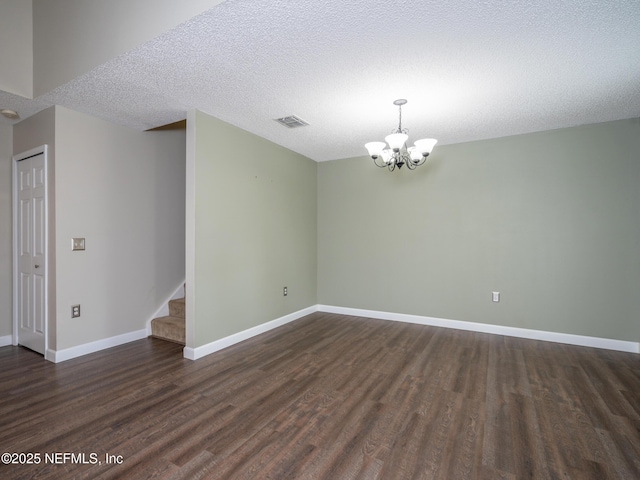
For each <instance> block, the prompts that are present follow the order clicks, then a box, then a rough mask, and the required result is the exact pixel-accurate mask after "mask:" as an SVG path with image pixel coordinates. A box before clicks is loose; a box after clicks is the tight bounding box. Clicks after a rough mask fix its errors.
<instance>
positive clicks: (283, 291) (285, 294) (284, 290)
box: [282, 287, 289, 297]
mask: <svg viewBox="0 0 640 480" xmlns="http://www.w3.org/2000/svg"><path fill="white" fill-rule="evenodd" d="M288 293H289V290H288V289H287V287H284V288H283V289H282V295H284V296H285V297H286V296H287V294H288Z"/></svg>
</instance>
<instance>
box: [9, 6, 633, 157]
mask: <svg viewBox="0 0 640 480" xmlns="http://www.w3.org/2000/svg"><path fill="white" fill-rule="evenodd" d="M397 98H406V99H408V100H409V103H408V104H407V105H406V106H405V107H404V108H403V126H404V127H407V128H408V129H409V136H410V141H411V140H416V139H418V138H422V137H425V136H432V137H435V138H438V139H439V141H440V144H447V143H459V142H465V141H470V140H477V139H485V138H495V137H501V136H506V135H513V134H519V133H526V132H532V131H540V130H548V129H554V128H561V127H567V126H574V125H581V124H588V123H597V122H603V121H610V120H617V119H622V118H633V117H638V116H640V2H639V1H638V0H616V1H611V0H608V1H596V0H566V1H557V0H549V1H545V0H534V1H531V0H530V1H523V0H519V1H518V0H513V1H509V2H505V1H503V0H502V1H496V0H485V1H478V0H456V1H453V0H449V1H442V0H440V1H425V0H396V1H394V2H389V1H386V0H385V1H362V0H360V1H352V2H345V1H344V0H290V1H284V0H280V1H278V0H228V1H226V2H224V3H222V4H220V5H218V6H216V7H215V8H213V9H211V10H209V11H207V12H205V13H203V14H201V15H199V16H196V17H194V18H192V19H191V20H189V21H188V22H186V23H184V24H182V25H180V26H178V27H177V28H175V29H173V30H171V31H169V32H166V33H165V34H163V35H161V36H159V37H157V38H155V39H153V40H152V41H150V42H148V43H146V44H143V45H141V46H139V47H138V48H136V49H134V50H132V51H130V52H128V53H126V54H124V55H121V56H120V57H117V58H115V59H113V60H111V61H109V62H108V63H106V64H104V65H101V66H100V67H98V68H96V69H94V70H92V71H90V72H87V73H86V74H84V75H83V76H81V77H78V78H76V79H75V80H73V81H71V82H69V83H67V84H65V85H63V86H61V87H59V88H57V89H56V90H53V91H51V92H49V93H47V94H46V95H43V96H42V97H39V98H37V99H35V100H33V101H27V100H24V99H21V98H20V97H15V96H12V95H10V94H7V93H3V92H0V102H3V103H2V105H3V106H7V105H8V106H11V105H15V104H16V103H15V102H18V103H20V104H19V105H17V107H18V108H17V109H19V110H20V113H21V116H22V118H25V117H26V116H29V115H30V114H33V113H35V112H36V111H38V110H40V109H42V108H44V107H46V106H48V105H53V104H57V105H63V106H66V107H69V108H72V109H74V110H78V111H82V112H86V113H90V114H92V115H95V116H98V117H102V118H106V119H109V120H112V121H114V122H117V123H120V124H123V125H126V126H129V127H132V128H136V129H149V128H153V127H157V126H160V125H163V124H167V123H171V122H175V121H177V120H181V119H184V118H185V116H186V111H187V110H189V109H192V108H198V109H200V110H202V111H204V112H206V113H208V114H210V115H213V116H215V117H218V118H220V119H222V120H225V121H227V122H229V123H232V124H234V125H237V126H238V127H241V128H243V129H245V130H248V131H250V132H253V133H255V134H257V135H260V136H262V137H265V138H267V139H269V140H271V141H273V142H275V143H278V144H280V145H283V146H285V147H287V148H290V149H292V150H294V151H297V152H299V153H302V154H304V155H306V156H308V157H310V158H312V159H314V160H317V161H323V160H332V159H338V158H347V157H353V156H359V155H364V154H366V151H365V150H364V147H363V144H364V143H365V142H367V141H372V140H382V139H383V137H384V136H385V135H386V134H388V133H389V132H390V131H391V130H392V129H393V128H395V127H396V126H397V107H395V106H394V105H393V103H392V102H393V100H395V99H397ZM12 101H14V103H11V102H12ZM287 115H296V116H298V117H300V118H302V119H303V120H305V121H306V122H308V123H309V124H310V125H309V126H308V127H304V128H297V129H287V128H285V127H283V126H281V125H279V124H278V123H276V122H274V121H273V119H274V118H277V117H283V116H287ZM435 152H437V147H436V150H435Z"/></svg>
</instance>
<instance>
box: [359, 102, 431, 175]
mask: <svg viewBox="0 0 640 480" xmlns="http://www.w3.org/2000/svg"><path fill="white" fill-rule="evenodd" d="M406 103H407V101H406V100H405V99H404V98H400V99H398V100H396V101H395V102H393V104H394V105H397V106H398V110H399V120H398V128H397V129H396V130H393V132H392V133H391V134H390V135H387V136H386V137H385V138H384V139H385V141H386V142H387V143H388V144H389V148H387V143H384V142H369V143H367V144H365V148H366V149H367V151H368V152H369V155H370V156H371V158H373V163H375V164H376V166H378V167H380V168H384V167H387V168H388V169H389V171H391V172H392V171H394V170H395V169H396V167H397V168H398V169H400V168H402V166H403V165H407V168H408V169H409V170H415V168H416V167H419V166H420V165H423V164H424V162H426V161H427V157H428V156H429V154H430V153H431V151H432V150H433V147H434V146H435V144H436V143H437V142H438V141H437V140H436V139H435V138H423V139H422V140H416V141H415V142H414V144H413V147H407V139H408V138H409V135H407V132H408V130H407V129H406V128H405V129H403V128H402V106H403V105H404V104H406Z"/></svg>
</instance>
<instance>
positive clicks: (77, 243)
mask: <svg viewBox="0 0 640 480" xmlns="http://www.w3.org/2000/svg"><path fill="white" fill-rule="evenodd" d="M71 250H84V238H72V239H71Z"/></svg>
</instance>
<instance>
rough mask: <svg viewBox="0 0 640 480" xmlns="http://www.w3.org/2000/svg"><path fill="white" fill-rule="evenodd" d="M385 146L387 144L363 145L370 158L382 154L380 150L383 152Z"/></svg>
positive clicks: (373, 143)
mask: <svg viewBox="0 0 640 480" xmlns="http://www.w3.org/2000/svg"><path fill="white" fill-rule="evenodd" d="M386 146H387V144H386V143H384V142H369V143H365V145H364V147H365V148H366V149H367V151H368V152H369V155H370V156H371V158H378V157H379V156H380V155H381V154H382V150H384V149H385V148H386Z"/></svg>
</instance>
